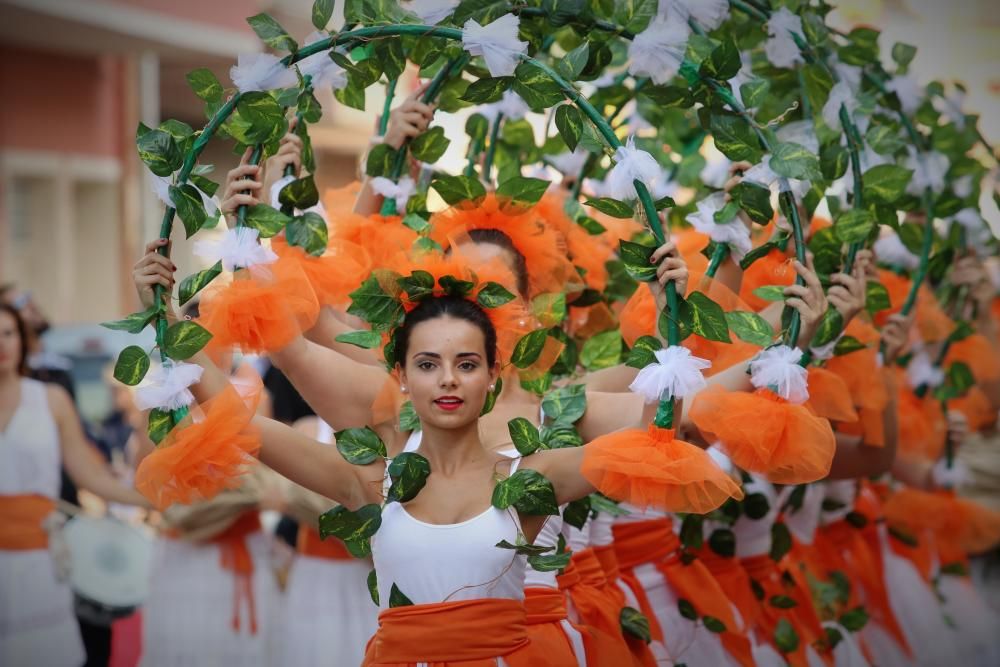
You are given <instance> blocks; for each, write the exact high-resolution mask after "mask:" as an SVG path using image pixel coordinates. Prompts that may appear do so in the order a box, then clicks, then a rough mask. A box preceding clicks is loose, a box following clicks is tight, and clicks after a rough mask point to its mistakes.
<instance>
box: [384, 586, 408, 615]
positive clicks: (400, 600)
mask: <svg viewBox="0 0 1000 667" xmlns="http://www.w3.org/2000/svg"><path fill="white" fill-rule="evenodd" d="M412 606H413V601H412V600H411V599H410V598H408V597H406V595H404V594H403V591H401V590H399V587H398V586H396V584H393V585H392V586H391V587H390V588H389V608H390V609H392V608H394V607H412Z"/></svg>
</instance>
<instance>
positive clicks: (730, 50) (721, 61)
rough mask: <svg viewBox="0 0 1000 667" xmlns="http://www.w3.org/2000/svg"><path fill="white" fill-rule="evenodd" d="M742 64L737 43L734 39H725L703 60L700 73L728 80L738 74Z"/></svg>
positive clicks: (720, 79)
mask: <svg viewBox="0 0 1000 667" xmlns="http://www.w3.org/2000/svg"><path fill="white" fill-rule="evenodd" d="M742 65H743V62H742V61H741V60H740V50H739V48H737V46H736V43H735V42H734V41H733V40H732V39H723V40H722V43H721V44H719V46H717V47H715V49H714V50H713V51H712V54H711V55H710V56H709V57H708V58H706V59H705V60H703V61H702V62H701V68H700V70H699V73H700V74H701V75H702V76H705V77H708V78H712V79H718V80H719V81H728V80H729V79H731V78H733V77H734V76H736V73H737V72H739V71H740V67H742Z"/></svg>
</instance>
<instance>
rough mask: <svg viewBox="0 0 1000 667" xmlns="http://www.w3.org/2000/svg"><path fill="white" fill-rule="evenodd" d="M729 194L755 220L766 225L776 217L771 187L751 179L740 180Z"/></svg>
mask: <svg viewBox="0 0 1000 667" xmlns="http://www.w3.org/2000/svg"><path fill="white" fill-rule="evenodd" d="M729 194H730V195H731V196H732V198H733V201H735V202H736V203H737V204H738V205H739V207H740V208H742V209H743V210H744V211H746V214H747V215H748V216H750V219H751V220H753V221H754V222H756V223H758V224H761V225H766V224H767V223H769V222H770V221H771V218H773V217H774V208H773V207H772V206H771V190H770V189H769V188H766V187H764V186H763V185H758V184H757V183H752V182H750V181H740V182H739V183H737V184H736V187H734V188H733V189H732V190H730V191H729Z"/></svg>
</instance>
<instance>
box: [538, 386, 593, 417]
mask: <svg viewBox="0 0 1000 667" xmlns="http://www.w3.org/2000/svg"><path fill="white" fill-rule="evenodd" d="M586 411H587V387H586V385H583V384H571V385H567V386H565V387H559V388H558V389H554V390H552V391H550V392H549V393H547V394H546V395H545V398H543V399H542V412H543V413H545V418H546V419H551V420H552V421H554V422H557V423H560V424H573V423H575V422H576V421H578V420H579V419H580V417H582V416H583V414H584V413H585V412H586Z"/></svg>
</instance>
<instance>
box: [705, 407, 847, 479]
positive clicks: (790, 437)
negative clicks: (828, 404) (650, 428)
mask: <svg viewBox="0 0 1000 667" xmlns="http://www.w3.org/2000/svg"><path fill="white" fill-rule="evenodd" d="M688 414H689V416H690V418H691V421H692V422H694V424H695V426H697V427H698V429H699V430H700V431H701V432H702V433H704V434H706V435H709V436H710V439H711V438H714V439H717V440H719V441H720V442H721V443H722V449H723V450H724V451H725V452H726V454H727V455H728V456H729V458H731V459H732V461H733V463H735V464H736V465H737V466H739V467H740V468H743V469H744V470H749V471H752V472H758V473H761V474H764V475H767V476H768V478H770V479H771V480H772V481H773V482H776V483H778V484H804V483H807V482H815V481H817V480H820V479H823V478H824V477H826V476H827V474H829V472H830V465H831V464H832V462H833V454H834V451H835V450H836V439H835V437H834V434H833V429H832V428H831V427H830V422H828V421H827V420H825V419H823V418H821V417H817V416H816V415H814V414H813V413H812V412H810V411H809V409H808V408H806V407H805V406H804V405H793V404H791V403H789V402H788V401H786V400H784V399H782V398H781V397H779V396H778V395H777V394H775V393H774V392H772V391H770V390H768V389H758V390H756V391H755V392H753V393H744V392H727V391H725V390H724V389H722V388H719V387H710V388H709V389H707V390H705V391H702V392H700V393H698V394H697V395H696V396H695V398H694V400H693V401H692V402H691V408H690V411H689V413H688Z"/></svg>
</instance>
